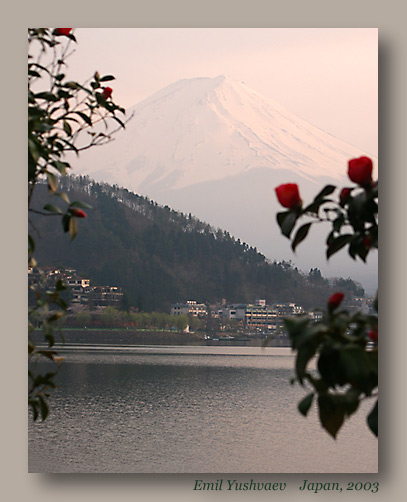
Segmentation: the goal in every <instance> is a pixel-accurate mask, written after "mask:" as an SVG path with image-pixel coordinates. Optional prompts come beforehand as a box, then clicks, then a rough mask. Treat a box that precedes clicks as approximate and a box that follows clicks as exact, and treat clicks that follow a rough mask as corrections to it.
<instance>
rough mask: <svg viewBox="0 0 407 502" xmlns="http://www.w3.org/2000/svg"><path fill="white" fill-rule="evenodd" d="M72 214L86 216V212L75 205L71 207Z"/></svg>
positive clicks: (79, 216) (80, 216)
mask: <svg viewBox="0 0 407 502" xmlns="http://www.w3.org/2000/svg"><path fill="white" fill-rule="evenodd" d="M72 214H73V215H74V216H76V217H77V218H86V213H85V212H84V211H82V209H78V208H76V207H75V208H73V209H72Z"/></svg>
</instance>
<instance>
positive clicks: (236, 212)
mask: <svg viewBox="0 0 407 502" xmlns="http://www.w3.org/2000/svg"><path fill="white" fill-rule="evenodd" d="M132 112H133V113H134V117H133V118H132V120H131V121H130V122H129V123H128V125H127V126H126V131H121V132H119V133H118V134H117V135H116V136H115V139H114V141H112V142H111V143H109V144H108V145H105V146H103V147H101V148H95V149H91V150H89V151H85V152H83V153H82V154H81V155H80V157H79V159H78V160H75V161H74V162H72V165H73V167H74V172H75V173H77V174H88V175H89V176H90V177H92V178H94V179H95V180H97V181H105V182H108V183H111V184H117V185H119V186H124V187H126V188H128V189H130V190H132V191H134V192H136V193H139V194H141V195H145V196H149V197H150V198H152V199H154V200H156V201H157V202H158V203H161V204H168V205H170V206H171V207H173V208H174V209H177V210H181V211H183V212H186V213H189V212H191V213H192V214H194V215H196V216H197V217H199V218H201V219H203V220H205V221H207V222H208V223H210V224H211V225H214V226H218V227H220V228H223V229H226V230H228V231H230V232H231V233H232V234H233V235H235V236H236V237H239V238H241V239H242V240H244V241H246V242H247V243H249V244H250V245H253V246H257V247H258V249H259V250H260V251H261V252H263V253H264V254H266V256H269V257H270V258H272V259H278V260H281V259H286V260H290V259H291V260H293V261H295V263H297V264H298V266H299V267H300V268H305V269H306V268H308V267H311V266H319V268H320V269H321V270H323V271H325V272H326V273H328V275H329V271H328V270H327V267H325V266H321V264H323V263H324V262H325V258H324V256H323V253H322V254H320V255H318V254H317V253H315V243H313V244H311V245H309V244H308V246H309V249H308V252H305V253H304V254H302V251H301V254H300V253H299V255H298V256H294V255H293V254H292V253H291V251H290V248H289V244H288V241H287V240H285V239H283V238H282V237H281V236H279V231H278V228H276V225H275V216H274V215H275V213H276V212H277V211H278V210H279V209H280V208H279V207H278V205H277V203H276V201H275V194H274V187H275V186H277V185H278V184H280V183H284V182H298V184H299V185H300V187H301V193H302V195H304V196H305V197H312V196H313V195H315V194H316V193H317V191H318V190H319V189H320V188H321V187H322V186H323V185H324V184H326V183H337V184H341V183H346V169H347V162H348V160H349V159H350V158H352V157H359V156H361V155H364V154H365V153H364V152H362V151H361V150H360V149H358V148H356V147H354V146H352V145H350V144H348V143H345V142H344V141H341V140H339V139H337V138H335V137H334V136H332V135H330V134H328V133H326V132H324V131H322V130H321V129H319V128H317V127H315V126H313V125H311V124H309V123H308V122H306V121H304V120H302V119H301V118H299V117H297V116H295V115H294V114H292V113H290V112H289V111H288V110H286V109H284V108H283V107H281V106H280V105H279V104H278V103H275V102H274V101H272V100H270V99H268V98H266V97H264V96H261V95H260V94H258V93H257V92H255V91H254V90H252V89H250V88H249V87H248V86H247V85H245V84H244V83H243V82H238V81H236V80H233V79H232V78H230V77H228V76H224V75H221V76H218V77H216V78H194V79H183V80H179V81H177V82H175V83H173V84H171V85H169V86H167V87H165V88H163V89H162V90H160V91H158V92H156V93H155V94H153V95H151V96H150V97H148V98H147V99H145V100H143V101H141V102H140V103H139V104H137V105H136V106H134V107H133V108H132V109H130V110H128V113H129V114H130V113H132ZM375 165H376V161H375ZM305 197H303V198H305ZM321 235H322V234H321ZM301 246H303V247H305V248H306V244H302V245H301ZM299 251H300V248H299ZM346 260H347V262H349V261H350V260H349V258H348V257H346ZM344 266H345V269H343V270H344V272H345V275H350V276H352V273H358V270H359V269H358V268H357V267H353V268H352V265H350V266H348V265H345V264H344ZM343 270H342V268H341V266H340V265H339V262H338V261H337V262H336V268H335V271H332V274H333V275H339V273H342V274H343V273H344V272H343ZM348 270H350V273H349V274H347V271H348ZM363 273H364V274H365V275H366V274H367V275H368V278H367V280H370V279H371V278H372V274H373V275H375V272H374V269H373V271H372V270H369V271H364V272H363ZM369 278H370V279H369ZM355 279H356V280H361V281H362V282H363V283H364V284H366V281H365V280H364V279H363V278H357V277H355ZM375 280H376V279H373V282H374V281H375Z"/></svg>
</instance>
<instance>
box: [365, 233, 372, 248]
mask: <svg viewBox="0 0 407 502" xmlns="http://www.w3.org/2000/svg"><path fill="white" fill-rule="evenodd" d="M363 245H364V246H365V248H366V249H370V247H371V245H372V238H371V237H370V235H366V236H365V237H363Z"/></svg>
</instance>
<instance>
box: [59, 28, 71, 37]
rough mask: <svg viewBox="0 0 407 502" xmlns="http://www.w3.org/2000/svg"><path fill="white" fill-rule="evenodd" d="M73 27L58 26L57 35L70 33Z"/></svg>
mask: <svg viewBox="0 0 407 502" xmlns="http://www.w3.org/2000/svg"><path fill="white" fill-rule="evenodd" d="M71 31H72V28H56V29H55V35H70V33H71Z"/></svg>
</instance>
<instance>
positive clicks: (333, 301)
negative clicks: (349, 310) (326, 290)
mask: <svg viewBox="0 0 407 502" xmlns="http://www.w3.org/2000/svg"><path fill="white" fill-rule="evenodd" d="M344 297H345V295H344V294H343V293H334V294H333V295H331V297H330V298H329V300H328V308H329V310H330V311H331V312H332V310H335V309H336V308H338V307H339V305H340V304H341V303H342V300H343V299H344Z"/></svg>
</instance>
